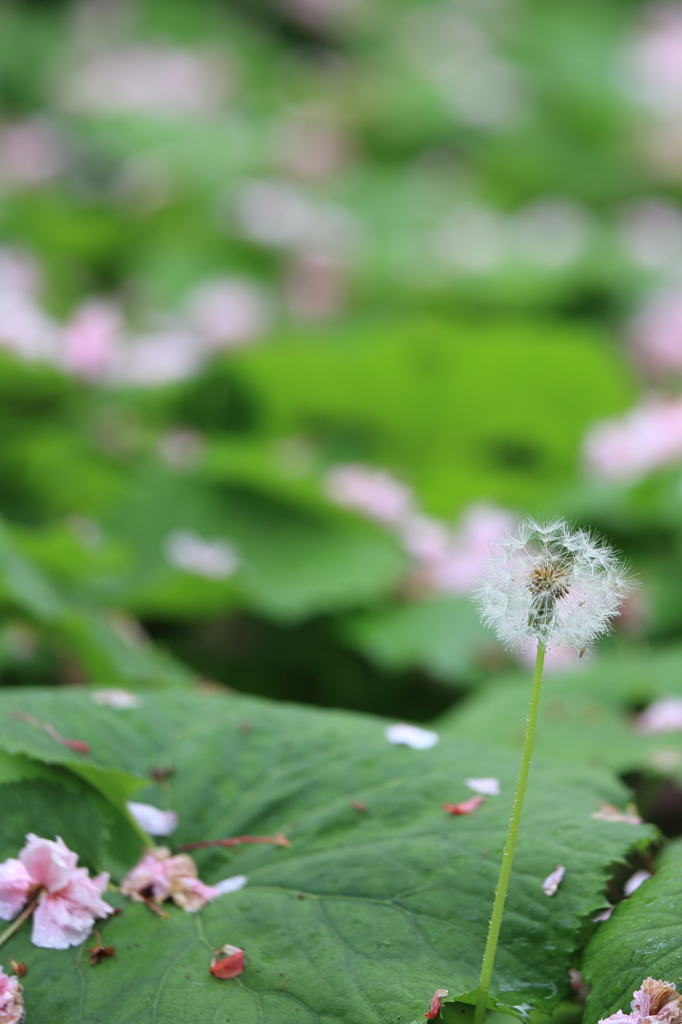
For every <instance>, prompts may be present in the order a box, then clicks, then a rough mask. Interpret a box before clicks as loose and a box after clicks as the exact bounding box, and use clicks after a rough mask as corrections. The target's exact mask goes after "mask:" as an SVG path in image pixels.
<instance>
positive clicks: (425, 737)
mask: <svg viewBox="0 0 682 1024" xmlns="http://www.w3.org/2000/svg"><path fill="white" fill-rule="evenodd" d="M384 736H385V737H386V739H387V740H388V742H389V743H394V744H396V745H398V746H403V747H412V749H413V750H429V749H430V748H431V747H435V745H436V743H438V741H439V739H440V737H439V735H438V733H437V732H432V731H431V730H430V729H420V727H419V726H418V725H408V724H407V723H406V722H396V724H395V725H389V726H388V728H387V729H386V730H385V731H384Z"/></svg>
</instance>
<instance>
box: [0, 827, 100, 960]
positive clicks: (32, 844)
mask: <svg viewBox="0 0 682 1024" xmlns="http://www.w3.org/2000/svg"><path fill="white" fill-rule="evenodd" d="M26 840H27V842H26V846H25V847H24V848H23V850H22V851H21V853H20V854H19V859H18V860H16V859H15V858H12V857H10V858H9V860H6V861H5V862H4V863H3V864H0V917H2V918H4V920H6V921H9V920H11V919H12V918H13V917H15V916H16V915H17V914H18V913H19V911H20V910H21V908H22V907H23V906H24V904H26V903H28V901H29V900H30V899H32V898H33V897H34V896H35V895H36V894H38V893H40V898H39V900H38V905H37V907H36V909H35V911H34V912H33V933H32V935H31V941H32V942H33V944H34V945H35V946H41V947H42V948H44V949H68V947H69V946H79V945H80V944H81V942H83V941H84V940H85V939H86V938H87V937H88V935H89V934H90V932H91V931H92V927H93V925H94V923H95V921H96V920H97V919H98V918H101V917H107V916H108V915H109V914H113V912H114V908H113V907H111V906H110V905H109V904H108V903H105V902H104V900H102V898H101V896H102V893H103V892H104V890H105V889H106V887H107V885H108V883H109V875H108V874H106V873H104V874H101V875H97V877H96V878H90V876H89V874H88V872H87V870H86V868H79V867H77V866H76V865H77V863H78V856H77V854H75V853H73V852H72V851H71V850H69V848H68V847H67V846H66V845H65V843H64V842H63V840H62V839H60V838H59V836H57V839H56V841H55V842H52V841H51V840H49V839H40V838H39V837H38V836H36V835H33V833H29V835H27V836H26ZM41 890H42V891H41Z"/></svg>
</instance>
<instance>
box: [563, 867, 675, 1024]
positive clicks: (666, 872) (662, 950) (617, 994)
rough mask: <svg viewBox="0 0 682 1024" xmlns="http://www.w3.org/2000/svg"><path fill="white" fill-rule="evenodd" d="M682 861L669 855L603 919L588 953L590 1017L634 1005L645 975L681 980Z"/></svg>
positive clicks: (585, 971) (589, 1019) (590, 1019)
mask: <svg viewBox="0 0 682 1024" xmlns="http://www.w3.org/2000/svg"><path fill="white" fill-rule="evenodd" d="M680 928H682V861H680V859H679V857H678V858H677V859H673V858H670V860H669V861H668V862H667V863H665V864H664V865H663V866H662V867H661V868H660V870H659V871H658V872H657V873H656V874H655V875H654V877H653V878H651V879H649V880H648V881H647V882H645V883H644V884H643V885H642V886H641V887H640V888H639V889H637V891H636V892H634V893H633V895H632V896H631V897H630V898H629V899H627V900H624V901H623V902H622V903H619V904H618V906H617V907H616V909H615V911H614V913H613V915H612V916H611V917H610V918H609V920H608V921H605V922H604V923H603V924H600V925H599V927H598V929H597V932H596V933H595V935H594V936H593V938H592V940H591V942H590V943H589V945H588V947H587V949H586V951H585V956H584V959H583V974H584V976H585V980H586V981H587V982H588V984H589V985H590V986H591V988H592V991H591V993H590V996H589V999H588V1001H587V1007H586V1022H587V1024H592V1022H593V1021H596V1020H599V1019H600V1018H603V1017H607V1016H609V1015H610V1014H612V1013H615V1011H616V1010H619V1009H622V1010H623V1011H624V1012H625V1013H629V1011H630V1002H631V1000H632V993H633V992H634V991H635V989H638V988H640V987H641V983H642V981H643V980H644V978H646V977H649V976H651V977H653V978H658V979H660V980H662V981H671V982H673V983H674V984H675V985H677V987H678V989H679V988H680V987H681V983H682V957H681V955H680Z"/></svg>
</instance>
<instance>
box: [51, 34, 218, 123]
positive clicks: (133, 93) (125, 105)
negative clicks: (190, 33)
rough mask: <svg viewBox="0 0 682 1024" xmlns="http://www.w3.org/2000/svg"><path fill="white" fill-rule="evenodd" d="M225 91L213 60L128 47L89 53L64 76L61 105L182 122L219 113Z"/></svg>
mask: <svg viewBox="0 0 682 1024" xmlns="http://www.w3.org/2000/svg"><path fill="white" fill-rule="evenodd" d="M228 86H229V72H228V69H227V67H226V65H225V61H224V60H223V59H222V58H219V57H218V56H217V55H214V54H211V55H206V54H200V53H195V52H193V51H191V50H188V49H182V48H181V47H171V46H163V45H151V44H146V43H132V44H129V45H127V46H122V47H120V48H119V49H111V50H101V51H99V52H95V53H91V54H89V55H88V56H87V57H86V58H85V60H84V61H83V62H82V63H81V64H80V65H77V66H76V67H75V68H74V69H73V70H71V72H70V74H69V76H68V77H67V79H66V81H65V83H64V85H63V88H62V102H63V104H64V106H65V107H67V108H68V109H69V110H75V111H77V112H79V113H88V114H148V115H155V116H166V117H183V116H188V115H193V114H194V115H196V114H206V113H211V112H213V111H215V110H217V109H219V108H220V106H221V105H222V103H223V101H224V99H225V97H226V95H227V92H228Z"/></svg>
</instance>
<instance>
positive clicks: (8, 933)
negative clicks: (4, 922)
mask: <svg viewBox="0 0 682 1024" xmlns="http://www.w3.org/2000/svg"><path fill="white" fill-rule="evenodd" d="M43 891H44V890H43V889H41V890H40V891H39V892H38V895H37V896H34V898H33V899H32V900H31V902H30V903H29V905H28V906H27V907H25V908H24V910H22V912H21V913H20V914H19V917H15V919H14V920H13V921H12V923H11V925H10V926H9V928H6V929H5V931H4V932H3V933H2V935H0V946H3V945H4V944H5V943H6V942H7V940H8V939H11V938H12V936H13V935H14V933H15V932H16V931H18V930H19V929H20V928H21V926H22V924H23V923H24V921H25V920H26V918H27V917H30V916H31V914H32V913H33V911H34V910H35V909H36V907H37V906H38V901H39V899H40V897H41V896H42V895H43Z"/></svg>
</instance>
